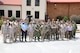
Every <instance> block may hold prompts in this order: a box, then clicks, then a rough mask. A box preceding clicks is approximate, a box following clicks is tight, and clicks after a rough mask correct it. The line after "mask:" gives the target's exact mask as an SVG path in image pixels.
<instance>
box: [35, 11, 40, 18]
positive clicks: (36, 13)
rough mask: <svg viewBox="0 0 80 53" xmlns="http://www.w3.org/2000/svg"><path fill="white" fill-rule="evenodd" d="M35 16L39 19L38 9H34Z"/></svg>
mask: <svg viewBox="0 0 80 53" xmlns="http://www.w3.org/2000/svg"><path fill="white" fill-rule="evenodd" d="M35 18H36V19H39V11H35Z"/></svg>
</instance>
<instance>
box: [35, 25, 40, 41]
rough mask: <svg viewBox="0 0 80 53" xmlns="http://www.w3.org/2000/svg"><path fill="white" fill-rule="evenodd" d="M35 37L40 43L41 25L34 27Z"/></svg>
mask: <svg viewBox="0 0 80 53" xmlns="http://www.w3.org/2000/svg"><path fill="white" fill-rule="evenodd" d="M34 37H35V41H36V38H38V41H39V40H40V25H39V24H35V26H34Z"/></svg>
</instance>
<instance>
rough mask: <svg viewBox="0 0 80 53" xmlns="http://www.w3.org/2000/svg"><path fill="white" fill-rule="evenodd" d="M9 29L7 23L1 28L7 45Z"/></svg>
mask: <svg viewBox="0 0 80 53" xmlns="http://www.w3.org/2000/svg"><path fill="white" fill-rule="evenodd" d="M7 29H8V28H7V23H6V21H4V23H3V25H2V27H1V30H2V34H3V41H4V43H6V39H7V35H8V33H7V31H8V30H7Z"/></svg>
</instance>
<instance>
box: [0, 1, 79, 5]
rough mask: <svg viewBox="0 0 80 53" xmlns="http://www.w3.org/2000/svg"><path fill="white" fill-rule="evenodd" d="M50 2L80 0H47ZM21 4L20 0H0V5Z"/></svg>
mask: <svg viewBox="0 0 80 53" xmlns="http://www.w3.org/2000/svg"><path fill="white" fill-rule="evenodd" d="M47 1H48V2H51V3H71V2H74V3H75V2H80V0H47ZM3 4H4V5H22V0H0V5H3Z"/></svg>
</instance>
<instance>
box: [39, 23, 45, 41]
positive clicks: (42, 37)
mask: <svg viewBox="0 0 80 53" xmlns="http://www.w3.org/2000/svg"><path fill="white" fill-rule="evenodd" d="M40 28H41V40H42V41H44V39H45V34H46V22H43V23H42V25H41V27H40Z"/></svg>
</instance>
